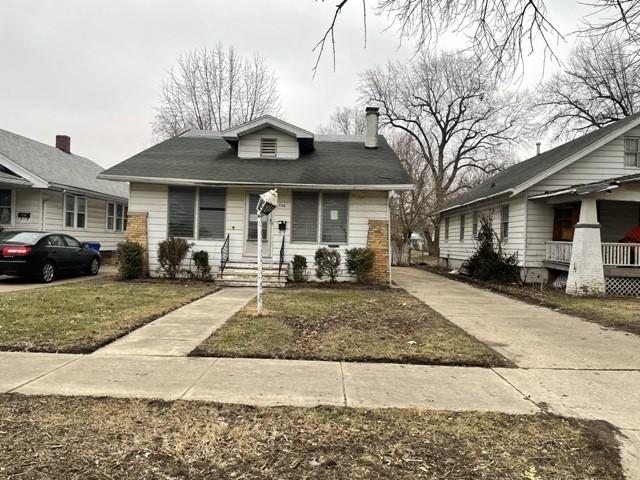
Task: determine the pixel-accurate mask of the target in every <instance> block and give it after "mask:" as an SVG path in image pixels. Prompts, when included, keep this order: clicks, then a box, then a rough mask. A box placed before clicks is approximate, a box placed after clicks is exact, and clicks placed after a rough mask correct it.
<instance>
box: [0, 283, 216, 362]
mask: <svg viewBox="0 0 640 480" xmlns="http://www.w3.org/2000/svg"><path fill="white" fill-rule="evenodd" d="M213 291H214V288H213V287H212V286H211V285H207V284H203V283H193V282H186V283H179V282H163V281H139V282H125V281H116V280H94V281H91V282H82V283H70V284H65V285H60V286H55V287H47V288H38V289H35V290H25V291H20V292H10V293H3V294H0V350H24V351H37V352H66V353H87V352H90V351H93V350H95V349H97V348H99V347H101V346H103V345H105V344H106V343H109V342H110V341H112V340H114V339H116V338H118V337H120V336H122V335H124V334H126V333H128V332H130V331H131V330H133V329H135V328H138V327H140V326H141V325H143V324H145V323H147V322H149V321H151V320H153V319H155V318H158V317H159V316H161V315H163V314H165V313H167V312H168V311H171V310H173V309H175V308H177V307H179V306H182V305H184V304H186V303H189V302H191V301H193V300H195V299H197V298H200V297H202V296H203V295H205V294H207V293H211V292H213Z"/></svg>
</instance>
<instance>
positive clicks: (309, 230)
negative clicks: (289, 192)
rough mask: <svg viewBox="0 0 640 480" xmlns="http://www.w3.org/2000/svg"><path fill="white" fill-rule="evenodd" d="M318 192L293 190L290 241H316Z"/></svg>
mask: <svg viewBox="0 0 640 480" xmlns="http://www.w3.org/2000/svg"><path fill="white" fill-rule="evenodd" d="M319 206H320V194H319V193H318V192H293V198H292V205H291V241H292V242H294V243H304V242H308V243H317V242H318V208H319Z"/></svg>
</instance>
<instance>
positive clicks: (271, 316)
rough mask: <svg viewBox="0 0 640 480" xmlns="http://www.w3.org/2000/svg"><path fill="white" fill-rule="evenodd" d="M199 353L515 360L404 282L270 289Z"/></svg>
mask: <svg viewBox="0 0 640 480" xmlns="http://www.w3.org/2000/svg"><path fill="white" fill-rule="evenodd" d="M192 355H205V356H225V357H259V358H288V359H315V360H347V361H376V362H382V361H385V362H401V363H421V364H438V365H473V366H511V364H510V363H509V362H508V360H506V359H505V358H503V357H502V356H501V355H499V354H498V353H496V352H495V351H493V350H492V349H490V348H489V347H487V346H486V345H484V344H482V343H480V342H479V341H478V340H476V339H475V338H473V337H471V336H470V335H468V334H467V333H465V332H464V331H462V330H461V329H459V328H458V327H456V326H455V325H453V324H452V323H451V322H449V321H448V320H446V319H445V318H444V317H443V316H441V315H440V314H438V313H436V312H435V311H434V310H432V309H431V308H429V307H428V306H426V305H425V304H424V303H422V302H421V301H419V300H417V299H416V298H414V297H412V296H411V295H409V294H408V293H406V292H405V291H404V290H400V289H373V288H350V287H336V288H326V287H325V288H322V287H320V288H317V287H309V288H292V289H291V288H290V289H281V290H272V291H267V292H266V293H265V296H264V315H263V316H261V317H257V316H256V315H255V303H254V302H252V303H250V304H249V305H247V306H246V307H245V308H244V309H242V310H241V311H240V312H238V313H237V314H235V315H234V316H233V317H232V318H231V319H229V320H228V321H227V322H226V323H225V324H224V325H223V326H222V327H221V328H220V329H219V330H217V331H216V332H215V333H214V334H213V335H212V336H211V337H209V338H208V339H207V340H205V342H203V343H202V344H201V345H200V346H199V347H198V348H197V349H196V350H195V351H194V352H192Z"/></svg>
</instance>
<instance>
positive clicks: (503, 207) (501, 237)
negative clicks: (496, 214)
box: [500, 203, 511, 243]
mask: <svg viewBox="0 0 640 480" xmlns="http://www.w3.org/2000/svg"><path fill="white" fill-rule="evenodd" d="M505 208H507V209H508V210H509V212H508V213H509V216H508V217H507V221H506V222H505V221H504V216H503V214H504V209H505ZM505 223H506V224H507V235H506V236H505V235H504V224H505ZM510 235H511V205H509V204H508V203H505V204H504V205H500V241H501V242H503V243H507V242H509V236H510Z"/></svg>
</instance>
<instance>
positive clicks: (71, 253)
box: [0, 232, 100, 283]
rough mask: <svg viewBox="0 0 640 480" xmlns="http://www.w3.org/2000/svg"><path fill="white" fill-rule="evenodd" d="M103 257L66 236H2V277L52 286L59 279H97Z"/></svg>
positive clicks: (0, 250)
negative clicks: (75, 276) (83, 276)
mask: <svg viewBox="0 0 640 480" xmlns="http://www.w3.org/2000/svg"><path fill="white" fill-rule="evenodd" d="M98 270H100V254H99V253H98V252H96V251H95V250H92V249H91V248H89V247H87V246H85V245H83V244H82V243H80V242H79V241H78V240H76V239H75V238H73V237H71V236H69V235H66V234H62V233H46V232H0V275H16V276H29V277H34V278H36V279H38V280H39V281H41V282H45V283H49V282H51V281H53V279H54V278H56V277H57V276H59V275H64V274H73V273H84V274H90V275H96V274H97V273H98Z"/></svg>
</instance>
